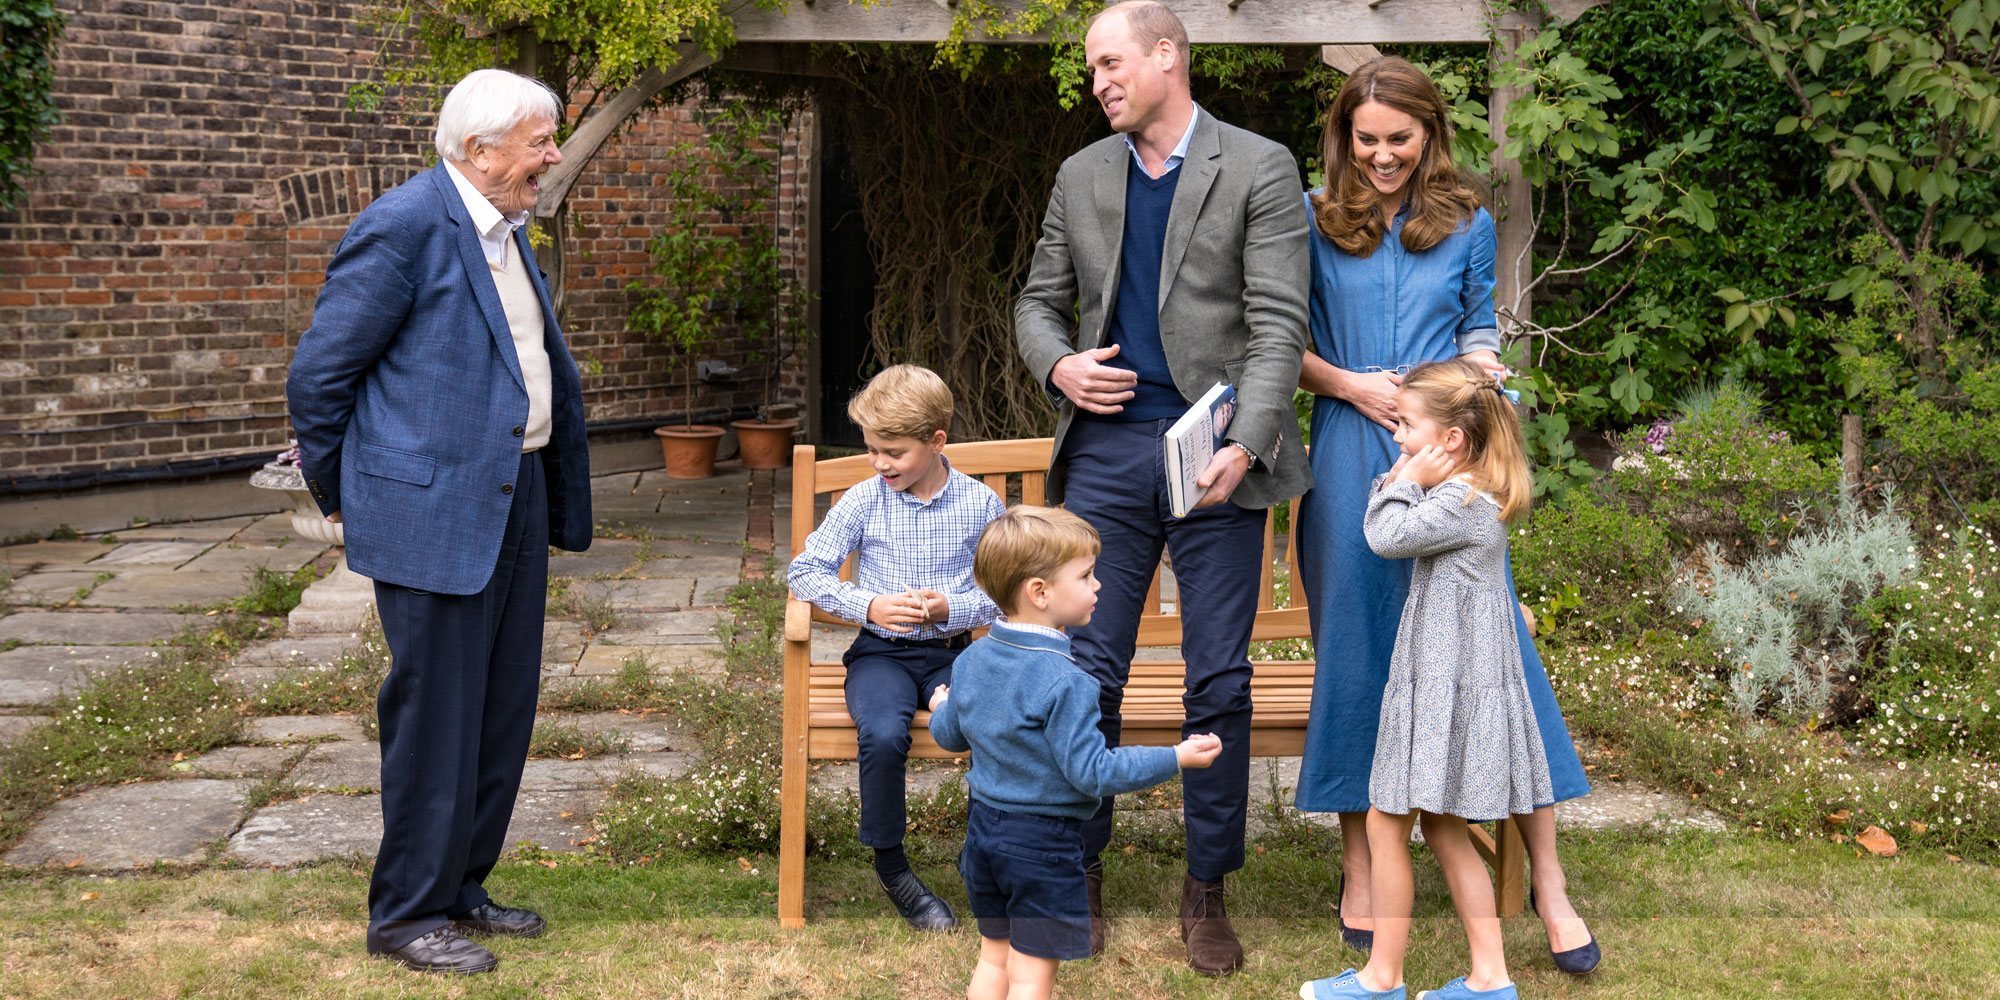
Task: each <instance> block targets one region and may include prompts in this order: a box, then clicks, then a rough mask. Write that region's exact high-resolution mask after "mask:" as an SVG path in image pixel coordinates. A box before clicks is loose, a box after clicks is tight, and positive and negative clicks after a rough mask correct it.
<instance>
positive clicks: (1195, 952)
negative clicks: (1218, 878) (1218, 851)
mask: <svg viewBox="0 0 2000 1000" xmlns="http://www.w3.org/2000/svg"><path fill="white" fill-rule="evenodd" d="M1181 940H1182V941H1185V942H1187V953H1188V965H1189V966H1190V967H1191V968H1193V969H1194V971H1196V972H1199V973H1202V974H1204V975H1210V976H1226V975H1228V974H1230V973H1232V972H1235V971H1236V970H1237V969H1240V968H1242V967H1243V942H1241V941H1239V940H1237V939H1236V929H1235V928H1234V927H1231V926H1230V925H1229V914H1228V913H1226V912H1224V911H1223V908H1222V883H1221V882H1202V881H1200V880H1198V879H1196V878H1195V877H1194V876H1192V875H1189V876H1187V878H1186V880H1184V881H1183V882H1182V883H1181Z"/></svg>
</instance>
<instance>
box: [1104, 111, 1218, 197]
mask: <svg viewBox="0 0 2000 1000" xmlns="http://www.w3.org/2000/svg"><path fill="white" fill-rule="evenodd" d="M1199 121H1201V105H1199V104H1197V105H1195V106H1194V114H1191V115H1189V116H1188V127H1187V131H1185V132H1182V133H1181V141H1180V144H1179V145H1177V146H1175V147H1174V151H1173V152H1171V153H1168V154H1167V165H1166V166H1164V167H1161V168H1160V174H1159V176H1160V177H1165V176H1166V175H1167V174H1169V173H1171V172H1172V171H1173V169H1174V168H1175V167H1178V166H1180V165H1181V161H1182V160H1185V159H1187V151H1188V143H1190V142H1193V141H1194V126H1195V123H1196V122H1199ZM1120 134H1122V135H1123V136H1124V137H1125V148H1126V149H1129V150H1131V151H1132V162H1133V163H1136V164H1138V165H1139V170H1140V171H1141V172H1143V173H1146V176H1148V177H1152V176H1153V174H1152V173H1150V172H1147V171H1146V161H1145V160H1144V159H1143V158H1141V157H1140V156H1139V144H1138V143H1135V142H1133V141H1132V133H1130V132H1124V133H1120ZM1155 179H1157V178H1155Z"/></svg>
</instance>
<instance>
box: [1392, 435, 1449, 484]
mask: <svg viewBox="0 0 2000 1000" xmlns="http://www.w3.org/2000/svg"><path fill="white" fill-rule="evenodd" d="M1457 467H1458V463H1457V462H1454V461H1452V458H1451V453H1450V452H1447V451H1445V450H1444V449H1443V448H1440V447H1438V446H1437V445H1434V444H1428V445H1425V446H1424V450H1422V451H1420V452H1417V453H1416V454H1415V455H1412V456H1410V460H1409V462H1408V464H1405V465H1403V471H1401V472H1399V473H1397V474H1396V478H1398V479H1401V480H1403V481H1405V482H1411V483H1415V484H1417V485H1418V486H1420V487H1423V488H1424V489H1430V488H1431V487H1433V486H1436V485H1437V484H1439V483H1441V482H1444V481H1445V480H1446V479H1449V478H1451V473H1452V470H1453V469H1455V468H1457Z"/></svg>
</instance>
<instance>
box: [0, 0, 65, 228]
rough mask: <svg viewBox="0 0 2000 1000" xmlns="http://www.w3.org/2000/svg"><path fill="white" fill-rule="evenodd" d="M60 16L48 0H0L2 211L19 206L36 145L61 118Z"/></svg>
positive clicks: (0, 185) (0, 180)
mask: <svg viewBox="0 0 2000 1000" xmlns="http://www.w3.org/2000/svg"><path fill="white" fill-rule="evenodd" d="M62 34H63V14H62V11H61V10H59V9H57V7H56V5H55V4H54V3H52V2H50V0H0V210H5V209H9V208H13V207H14V206H16V205H18V204H19V203H20V201H21V198H22V196H23V195H25V194H26V193H27V192H26V189H25V188H23V187H22V181H23V180H24V179H26V177H27V176H28V174H29V173H30V172H31V171H32V170H33V169H34V162H35V146H36V144H37V143H40V142H41V141H42V140H43V139H44V138H46V137H47V136H48V134H49V129H50V128H52V127H54V125H55V123H56V122H57V121H59V120H61V118H62V116H61V114H60V113H58V112H57V110H56V102H55V80H56V74H55V61H54V57H55V46H56V42H58V41H60V40H61V39H62Z"/></svg>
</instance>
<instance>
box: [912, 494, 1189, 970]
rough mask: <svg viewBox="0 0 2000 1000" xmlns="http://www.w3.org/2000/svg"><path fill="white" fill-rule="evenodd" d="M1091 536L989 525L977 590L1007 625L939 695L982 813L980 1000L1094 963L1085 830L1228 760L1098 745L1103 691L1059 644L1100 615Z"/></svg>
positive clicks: (997, 626) (1056, 519)
mask: <svg viewBox="0 0 2000 1000" xmlns="http://www.w3.org/2000/svg"><path fill="white" fill-rule="evenodd" d="M1097 552H1098V540H1097V532H1096V530H1095V529H1093V528H1091V526H1090V525H1089V524H1088V523H1087V522H1085V521H1084V520H1083V519H1082V518H1080V517H1078V516H1076V515H1075V514H1072V513H1070V512H1068V511H1066V510H1054V509H1051V508H1047V507H1027V506H1023V507H1014V508H1010V509H1009V510H1008V511H1007V512H1006V513H1004V514H1002V515H1000V517H999V518H997V519H996V520H994V521H993V523H992V524H989V525H987V527H986V533H985V534H984V535H982V536H980V539H979V548H978V550H977V551H976V553H975V554H974V556H973V563H972V574H973V578H974V579H975V580H977V581H978V583H979V586H980V588H981V589H983V590H985V591H986V593H987V594H989V595H992V597H993V599H994V600H995V601H996V602H997V603H998V604H999V605H1000V610H1001V611H1002V612H1003V614H1004V615H1005V617H1003V618H1002V619H1000V620H999V621H997V622H995V623H994V624H993V629H992V631H991V632H989V633H987V635H986V637H985V638H983V639H980V640H979V641H978V642H975V643H973V644H972V645H971V647H970V648H968V649H966V651H965V652H964V653H962V654H960V655H959V658H958V662H957V663H955V664H954V665H953V668H952V674H953V678H954V679H953V681H952V684H951V686H949V687H943V686H941V687H939V688H938V689H937V691H936V692H935V693H934V694H932V695H931V702H930V704H931V712H932V715H931V722H930V729H931V736H932V737H934V738H936V740H937V742H938V745H939V746H942V747H945V748H946V749H949V750H971V751H972V770H971V771H970V772H968V773H967V775H966V787H967V790H968V791H969V792H970V793H971V798H972V805H971V808H970V810H969V815H968V817H967V820H966V829H965V847H964V849H963V850H961V851H960V853H959V858H958V871H959V874H960V875H961V876H962V877H963V878H964V879H965V892H966V895H967V896H968V897H970V898H971V901H972V913H973V916H975V917H977V918H978V920H979V939H980V940H979V965H978V966H977V967H976V968H974V969H973V971H972V982H971V984H970V985H969V986H967V987H966V996H967V997H969V998H970V1000H1019V998H1024V997H1047V996H1048V995H1049V991H1050V990H1051V989H1052V988H1053V987H1054V985H1055V977H1056V965H1057V963H1058V962H1060V961H1062V960H1064V959H1077V958H1085V957H1088V956H1089V955H1090V908H1089V905H1088V903H1087V902H1086V901H1085V896H1084V876H1083V832H1082V823H1083V821H1084V820H1086V819H1089V818H1090V817H1091V815H1092V814H1094V813H1096V812H1097V807H1098V803H1099V802H1100V801H1101V800H1102V799H1103V798H1104V797H1105V796H1107V795H1118V794H1122V793H1125V792H1134V791H1138V790H1139V789H1141V788H1146V787H1148V786H1151V785H1157V784H1159V783H1160V782H1162V781H1165V780H1167V779H1168V778H1171V777H1173V776H1174V775H1175V773H1177V772H1178V771H1179V770H1180V769H1181V768H1184V767H1207V766H1208V765H1209V764H1210V763H1213V762H1214V760H1215V758H1216V756H1217V755H1218V754H1220V753H1221V752H1222V741H1221V740H1220V739H1218V738H1216V737H1215V735H1214V734H1212V733H1210V734H1203V735H1199V736H1191V737H1189V738H1187V739H1185V740H1183V741H1181V743H1180V744H1179V745H1178V746H1173V747H1144V746H1139V747H1119V748H1117V749H1111V748H1108V747H1106V746H1105V744H1104V734H1103V733H1102V732H1100V731H1099V730H1098V728H1097V724H1098V719H1099V713H1098V707H1097V706H1098V697H1099V690H1100V689H1099V685H1098V683H1097V681H1096V680H1095V679H1093V678H1092V677H1091V676H1090V675H1089V674H1086V673H1084V672H1083V671H1082V670H1080V669H1078V668H1077V666H1076V663H1075V661H1074V660H1072V659H1071V658H1070V650H1069V637H1068V635H1067V634H1066V633H1065V632H1064V629H1068V628H1073V627H1075V626H1077V625H1082V624H1084V623H1086V622H1088V621H1090V614H1091V612H1092V611H1094V610H1095V609H1096V608H1097V587H1098V583H1097V577H1096V575H1095V569H1096V564H1097Z"/></svg>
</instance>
